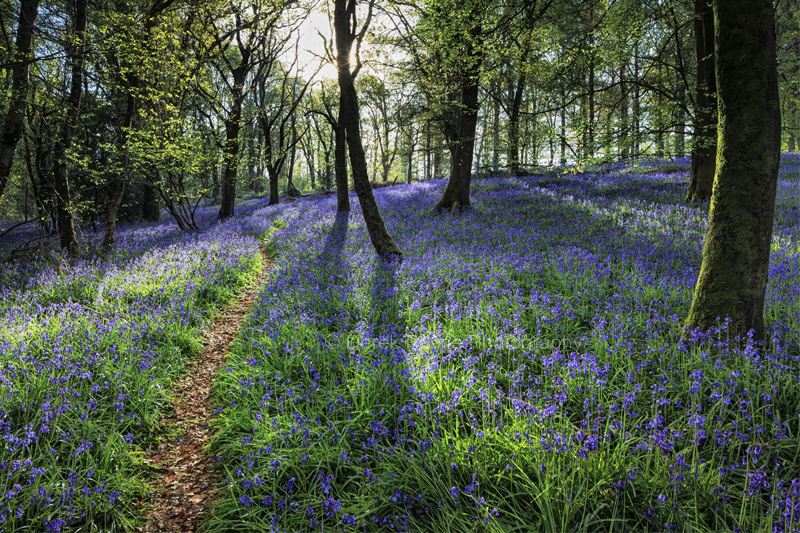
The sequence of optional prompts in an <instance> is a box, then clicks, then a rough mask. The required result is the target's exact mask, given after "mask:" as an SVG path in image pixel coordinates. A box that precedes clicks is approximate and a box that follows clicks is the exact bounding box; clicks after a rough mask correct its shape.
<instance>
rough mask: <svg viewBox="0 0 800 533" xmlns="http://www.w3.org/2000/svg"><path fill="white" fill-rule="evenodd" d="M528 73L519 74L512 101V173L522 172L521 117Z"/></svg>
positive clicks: (510, 129) (510, 151)
mask: <svg viewBox="0 0 800 533" xmlns="http://www.w3.org/2000/svg"><path fill="white" fill-rule="evenodd" d="M526 83H527V75H526V74H525V71H524V70H523V72H522V73H521V74H520V75H519V78H518V79H517V86H516V87H515V88H514V100H513V101H512V103H511V115H510V116H509V117H508V164H509V166H510V170H511V174H513V175H514V176H519V175H520V174H521V170H520V164H519V117H520V112H521V111H522V97H523V94H524V92H525V84H526Z"/></svg>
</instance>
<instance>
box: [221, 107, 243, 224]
mask: <svg viewBox="0 0 800 533" xmlns="http://www.w3.org/2000/svg"><path fill="white" fill-rule="evenodd" d="M234 106H235V107H238V111H239V112H238V113H237V112H236V110H235V109H234V111H233V113H231V116H230V118H229V119H228V120H226V121H225V148H224V150H223V153H224V159H225V174H224V175H223V177H222V203H221V205H220V207H219V219H220V220H223V219H226V218H228V217H232V216H233V212H234V202H235V201H236V173H237V170H238V167H239V130H240V129H241V123H240V121H239V119H240V118H241V104H240V105H239V106H236V104H234Z"/></svg>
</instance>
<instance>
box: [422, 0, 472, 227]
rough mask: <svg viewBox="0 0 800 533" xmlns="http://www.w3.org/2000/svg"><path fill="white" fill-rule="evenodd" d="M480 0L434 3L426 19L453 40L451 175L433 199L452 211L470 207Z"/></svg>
mask: <svg viewBox="0 0 800 533" xmlns="http://www.w3.org/2000/svg"><path fill="white" fill-rule="evenodd" d="M480 4H481V2H480V1H479V0H466V1H465V2H459V6H458V7H456V6H455V5H454V3H453V2H445V3H444V4H442V5H437V6H434V7H435V9H434V10H433V11H432V13H431V18H430V19H428V21H429V23H430V24H432V25H434V26H438V27H440V28H442V29H445V30H449V31H446V33H447V34H449V35H448V36H447V37H445V38H444V39H443V41H446V40H451V39H452V40H454V41H455V42H454V44H453V46H454V50H455V53H456V54H457V58H453V60H455V61H456V62H457V66H456V68H457V70H458V76H457V78H458V79H457V83H458V86H459V90H458V92H459V96H458V104H457V105H456V106H455V108H454V109H453V110H452V112H451V113H452V115H453V119H452V120H451V121H450V127H449V128H448V130H449V132H448V133H449V135H448V144H449V147H450V154H451V157H452V165H451V167H450V179H449V180H448V182H447V187H446V188H445V190H444V194H443V195H442V197H441V198H440V199H439V201H438V202H437V203H436V206H435V207H434V210H436V211H444V210H450V211H452V212H456V211H459V210H461V209H467V208H469V207H470V206H471V205H472V203H471V201H470V196H469V193H470V186H471V182H472V160H473V154H474V150H475V131H476V129H477V126H478V111H479V109H480V100H479V98H478V97H479V94H480V75H481V64H482V62H483V56H484V53H485V47H484V34H483V14H484V6H482V5H480ZM454 11H455V12H456V13H458V16H457V17H455V21H456V25H457V27H454V24H453V23H450V24H449V26H450V27H449V28H447V26H448V25H446V24H445V22H444V21H445V19H450V18H451V17H452V15H453V12H454Z"/></svg>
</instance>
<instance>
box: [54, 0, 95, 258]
mask: <svg viewBox="0 0 800 533" xmlns="http://www.w3.org/2000/svg"><path fill="white" fill-rule="evenodd" d="M86 4H87V0H75V31H74V36H73V37H74V42H75V46H74V50H72V51H70V52H69V53H68V61H69V62H70V64H71V67H70V71H71V76H72V79H71V82H70V89H69V96H67V101H66V106H65V107H66V110H67V113H66V116H65V117H64V124H63V126H62V129H61V135H60V137H59V139H58V140H57V141H56V143H55V147H54V149H53V160H54V161H55V163H54V165H53V182H54V186H55V190H56V196H57V199H56V216H57V218H58V235H59V238H60V244H61V248H63V249H65V250H68V251H69V253H71V254H76V253H77V252H78V241H77V238H76V237H75V223H74V220H73V215H72V210H73V206H72V197H71V191H70V185H69V175H68V172H67V152H68V151H69V148H70V146H71V145H72V136H73V133H74V125H75V123H76V122H77V121H78V117H79V116H80V105H81V90H82V89H83V67H84V63H85V59H86V45H85V40H86Z"/></svg>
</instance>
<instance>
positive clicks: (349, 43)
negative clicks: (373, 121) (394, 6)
mask: <svg viewBox="0 0 800 533" xmlns="http://www.w3.org/2000/svg"><path fill="white" fill-rule="evenodd" d="M373 4H374V0H372V1H371V2H370V4H369V9H370V14H371V11H372V7H373ZM355 10H356V0H336V1H335V7H334V19H333V25H334V30H335V33H336V68H337V73H338V78H339V125H340V126H342V127H343V128H344V131H345V132H346V135H347V148H348V151H349V153H350V166H351V167H352V170H353V183H354V184H355V188H356V194H357V195H358V202H359V204H361V212H362V213H363V215H364V222H365V224H366V226H367V232H368V233H369V237H370V241H371V242H372V245H373V246H374V247H375V251H376V252H377V253H378V255H379V256H380V257H381V258H382V259H392V258H402V256H403V253H402V252H401V251H400V248H399V247H398V246H397V245H396V244H395V243H394V241H393V240H392V237H391V236H390V235H389V232H388V231H386V226H385V224H384V222H383V217H381V213H380V210H379V209H378V203H377V202H376V201H375V195H374V194H373V193H372V186H371V185H370V182H369V175H368V173H367V160H366V157H365V155H364V146H363V145H362V143H361V125H360V123H359V112H358V97H357V96H356V87H355V85H354V83H353V71H352V70H351V69H350V52H351V50H352V47H353V43H354V42H355V40H356V38H357V37H356V34H355V28H353V29H352V30H351V28H350V20H351V19H352V20H353V25H355V18H356V14H355ZM369 18H370V17H369V16H368V17H367V22H366V23H365V24H368V23H369ZM362 35H363V34H362Z"/></svg>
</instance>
